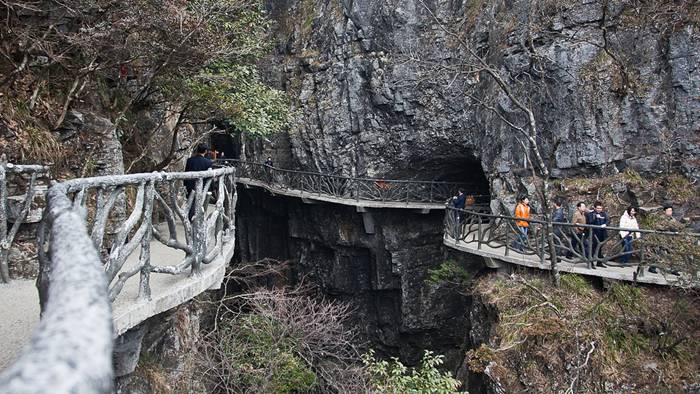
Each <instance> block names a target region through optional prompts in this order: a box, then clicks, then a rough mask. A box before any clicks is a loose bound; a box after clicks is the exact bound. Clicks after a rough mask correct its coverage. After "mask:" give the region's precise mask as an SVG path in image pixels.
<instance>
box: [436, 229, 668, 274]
mask: <svg viewBox="0 0 700 394" xmlns="http://www.w3.org/2000/svg"><path fill="white" fill-rule="evenodd" d="M443 243H444V244H445V245H446V246H449V247H451V248H453V249H457V250H460V251H463V252H467V253H471V254H476V255H479V256H482V257H487V258H492V259H495V260H499V261H503V262H507V263H511V264H516V265H521V266H525V267H531V268H537V269H541V270H551V269H552V267H551V266H550V265H549V264H542V263H541V262H540V258H539V257H538V256H536V255H527V254H522V253H519V252H518V251H516V250H514V249H509V250H508V255H507V256H506V248H505V247H503V246H501V247H492V246H489V245H485V244H483V243H482V244H481V247H479V243H478V242H476V241H475V240H474V237H468V238H467V240H464V241H455V239H454V238H452V237H450V236H449V235H447V234H446V235H445V236H444V239H443ZM557 267H558V269H559V270H560V271H562V272H571V273H576V274H581V275H587V276H597V277H600V278H606V279H614V280H621V281H627V282H635V281H636V282H639V283H648V284H656V285H664V286H668V285H671V284H672V283H673V281H674V280H675V279H676V278H677V277H676V276H674V275H666V276H664V275H663V274H660V273H657V274H654V273H651V272H644V274H643V275H641V276H637V277H636V278H635V272H636V271H637V266H629V267H616V266H607V267H597V268H596V269H589V268H588V267H587V266H586V264H584V263H570V262H565V261H560V262H559V263H558V264H557Z"/></svg>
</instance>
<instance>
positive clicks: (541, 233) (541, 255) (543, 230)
mask: <svg viewBox="0 0 700 394" xmlns="http://www.w3.org/2000/svg"><path fill="white" fill-rule="evenodd" d="M532 224H535V223H531V225H532ZM538 225H539V227H540V242H539V244H540V245H539V249H540V250H539V255H540V264H542V265H544V246H545V239H546V238H545V237H546V236H545V232H546V231H548V230H549V228H548V227H549V226H544V228H543V226H542V224H538ZM547 235H549V234H547Z"/></svg>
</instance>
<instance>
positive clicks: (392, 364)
mask: <svg viewBox="0 0 700 394" xmlns="http://www.w3.org/2000/svg"><path fill="white" fill-rule="evenodd" d="M362 361H363V362H364V364H365V367H366V368H367V371H368V372H369V374H370V376H371V384H372V386H373V388H374V389H375V390H377V391H378V392H380V393H387V394H394V393H395V394H399V393H400V394H452V393H457V392H458V391H457V389H458V388H459V386H460V385H461V382H460V381H459V380H457V379H455V378H453V377H452V375H451V374H450V373H449V372H440V371H439V370H438V367H439V366H440V365H442V363H443V356H441V355H435V354H433V353H432V352H431V351H428V350H426V351H425V354H424V355H423V359H422V360H421V363H420V366H419V367H418V368H411V369H409V368H408V367H406V366H405V365H403V364H402V363H401V362H400V361H399V360H398V359H397V358H392V359H391V361H386V360H377V359H375V357H374V351H372V350H370V351H369V353H367V354H365V355H364V356H363V357H362Z"/></svg>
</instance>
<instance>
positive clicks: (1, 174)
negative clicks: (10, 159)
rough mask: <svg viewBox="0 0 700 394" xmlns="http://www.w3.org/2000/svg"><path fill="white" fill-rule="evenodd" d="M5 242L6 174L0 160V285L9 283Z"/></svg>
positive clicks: (7, 254) (7, 245) (8, 251)
mask: <svg viewBox="0 0 700 394" xmlns="http://www.w3.org/2000/svg"><path fill="white" fill-rule="evenodd" d="M7 241H8V240H7V173H6V172H5V161H4V160H2V159H0V283H8V282H9V281H10V268H9V266H8V261H7V260H8V257H9V253H10V245H9V243H8V242H7Z"/></svg>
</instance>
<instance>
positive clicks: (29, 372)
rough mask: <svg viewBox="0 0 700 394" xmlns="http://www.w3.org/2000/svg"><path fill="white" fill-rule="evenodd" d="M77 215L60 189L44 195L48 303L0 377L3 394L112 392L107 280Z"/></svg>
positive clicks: (75, 208) (83, 224)
mask: <svg viewBox="0 0 700 394" xmlns="http://www.w3.org/2000/svg"><path fill="white" fill-rule="evenodd" d="M81 211H83V210H82V209H81V208H79V207H77V206H74V205H73V204H72V202H71V201H70V200H69V199H68V197H67V195H66V194H65V192H64V189H63V188H57V189H53V190H50V191H49V193H48V196H47V209H46V210H45V211H44V222H43V223H44V226H45V228H46V229H48V230H49V232H50V238H51V240H52V242H51V245H50V248H49V254H50V255H51V282H50V286H49V288H48V302H47V303H46V304H45V305H44V307H45V308H44V313H43V316H42V320H41V323H40V324H39V327H38V328H37V329H36V331H35V332H34V335H33V337H32V339H31V342H30V344H29V345H28V346H27V347H26V348H25V349H24V350H23V352H22V354H21V355H20V357H19V359H18V360H17V361H15V362H14V363H13V364H11V365H10V366H8V367H7V369H5V370H4V371H3V372H2V374H0V391H2V392H3V393H12V394H39V393H104V394H107V393H110V392H111V388H112V381H113V373H112V332H113V331H112V313H111V307H110V303H109V300H108V297H107V280H106V277H105V272H104V269H103V267H102V264H100V257H99V255H98V253H97V250H96V249H95V247H94V245H93V242H92V240H91V239H90V236H89V235H88V232H87V229H86V227H85V222H84V215H83V214H82V212H81ZM3 302H5V300H3ZM7 302H11V300H10V301H7Z"/></svg>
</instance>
